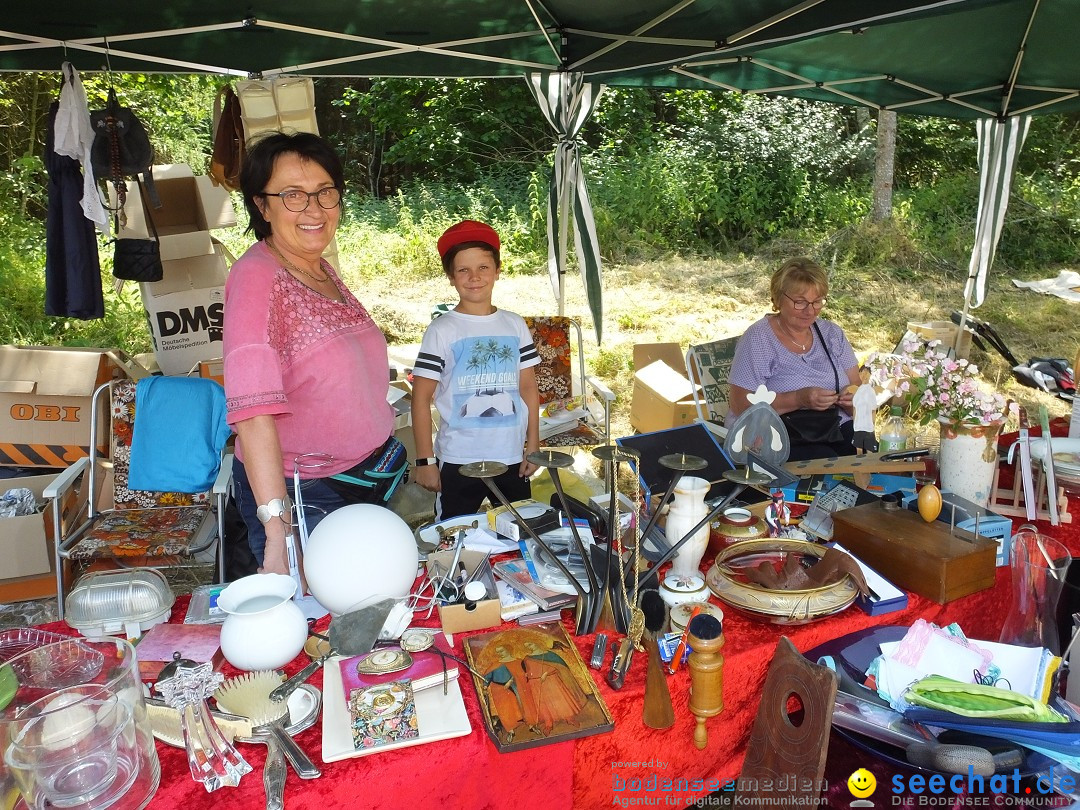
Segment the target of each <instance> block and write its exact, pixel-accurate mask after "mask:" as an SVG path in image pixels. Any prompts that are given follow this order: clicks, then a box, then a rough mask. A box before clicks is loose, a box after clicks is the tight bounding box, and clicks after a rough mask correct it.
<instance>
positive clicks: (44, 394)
mask: <svg viewBox="0 0 1080 810" xmlns="http://www.w3.org/2000/svg"><path fill="white" fill-rule="evenodd" d="M144 376H146V370H145V369H144V368H142V366H140V365H139V364H138V363H136V362H135V361H134V360H132V359H131V358H130V357H128V356H127V355H125V354H124V353H123V352H121V351H119V350H106V349H87V348H65V347H46V346H0V465H4V466H9V467H67V466H68V465H70V464H73V463H74V462H75V461H77V460H78V459H80V458H83V457H84V456H88V455H90V419H91V400H92V398H93V393H94V389H95V388H97V387H98V386H99V385H101V384H102V383H104V382H108V381H109V380H114V379H125V378H128V377H130V378H131V379H139V378H141V377H144ZM107 417H108V413H107V411H106V412H103V413H101V414H100V418H101V425H100V427H104V424H105V419H106V418H107ZM106 452H107V450H106Z"/></svg>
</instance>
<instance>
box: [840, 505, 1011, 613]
mask: <svg viewBox="0 0 1080 810" xmlns="http://www.w3.org/2000/svg"><path fill="white" fill-rule="evenodd" d="M833 540H835V541H836V542H837V543H839V544H840V545H842V546H843V547H844V548H846V549H849V550H850V551H851V552H852V553H853V554H855V555H856V556H857V557H858V558H859V559H860V560H862V561H863V562H865V563H866V564H867V565H869V566H870V567H872V568H873V569H874V570H876V571H877V572H879V573H880V574H881V575H882V576H883V577H885V578H886V579H888V580H889V581H890V582H894V583H896V584H897V585H898V586H899V587H901V588H906V589H907V590H909V591H914V592H915V593H917V594H919V595H920V596H925V597H926V598H927V599H930V600H932V601H934V602H937V603H938V604H942V605H943V604H945V603H946V602H951V601H953V600H954V599H959V598H960V597H961V596H967V595H968V594H972V593H976V592H978V591H982V590H986V589H987V588H992V587H993V586H994V580H995V577H996V567H995V557H996V555H997V543H996V542H994V541H993V540H990V539H988V538H985V537H976V536H975V535H974V534H972V533H971V532H968V531H965V530H963V529H954V530H953V531H952V532H950V531H949V527H948V525H946V524H942V523H939V522H937V521H935V522H933V523H927V522H926V521H924V520H923V519H922V518H921V517H919V516H918V515H917V514H916V513H914V512H909V511H908V510H907V509H885V508H884V507H883V506H882V504H880V503H867V504H863V505H862V506H853V507H851V508H850V509H844V510H842V511H839V512H836V513H835V514H833Z"/></svg>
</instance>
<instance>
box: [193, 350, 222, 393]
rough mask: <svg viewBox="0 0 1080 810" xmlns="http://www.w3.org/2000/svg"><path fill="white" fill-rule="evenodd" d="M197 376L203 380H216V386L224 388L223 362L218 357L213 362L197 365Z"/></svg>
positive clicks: (207, 361)
mask: <svg viewBox="0 0 1080 810" xmlns="http://www.w3.org/2000/svg"><path fill="white" fill-rule="evenodd" d="M199 376H200V377H202V378H203V379H205V380H216V381H217V383H218V385H220V386H221V387H222V388H224V387H225V361H224V360H222V359H221V358H220V357H216V358H214V359H213V360H203V361H202V362H201V363H199Z"/></svg>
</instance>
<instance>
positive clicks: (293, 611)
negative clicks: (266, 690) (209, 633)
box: [218, 574, 308, 670]
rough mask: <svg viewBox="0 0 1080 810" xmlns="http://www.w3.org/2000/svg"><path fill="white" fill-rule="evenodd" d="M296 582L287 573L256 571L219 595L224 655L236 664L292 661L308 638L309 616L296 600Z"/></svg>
mask: <svg viewBox="0 0 1080 810" xmlns="http://www.w3.org/2000/svg"><path fill="white" fill-rule="evenodd" d="M295 590H296V582H295V581H294V580H293V578H292V577H289V576H285V575H284V574H252V575H251V576H249V577H242V578H241V579H238V580H236V582H234V583H232V584H231V585H229V586H228V587H227V588H225V590H223V591H222V592H221V595H220V596H219V597H218V607H220V608H221V609H222V610H223V611H225V613H226V614H227V615H226V618H225V623H224V624H223V625H222V626H221V654H222V655H224V656H225V660H226V661H228V662H229V663H230V664H232V665H233V666H234V667H236V668H237V669H247V670H260V669H277V668H279V667H283V666H285V664H287V663H289V662H290V661H292V660H293V659H294V658H295V657H296V656H297V654H298V653H299V652H300V650H302V649H303V648H304V642H305V641H306V640H307V631H308V627H307V619H305V618H304V613H303V611H302V610H300V608H299V607H298V606H297V604H296V603H295V602H294V601H293V600H292V596H293V593H294V592H295Z"/></svg>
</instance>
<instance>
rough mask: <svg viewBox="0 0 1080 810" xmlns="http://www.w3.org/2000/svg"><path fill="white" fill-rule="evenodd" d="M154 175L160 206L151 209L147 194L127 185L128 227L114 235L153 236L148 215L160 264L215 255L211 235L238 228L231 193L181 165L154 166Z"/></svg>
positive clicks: (134, 183)
mask: <svg viewBox="0 0 1080 810" xmlns="http://www.w3.org/2000/svg"><path fill="white" fill-rule="evenodd" d="M153 173H154V186H155V188H156V189H157V193H158V197H160V198H161V208H153V207H151V206H150V205H149V200H147V199H145V198H144V197H145V195H142V194H140V191H139V186H138V184H137V183H136V182H135V181H134V180H132V181H129V182H128V184H127V202H126V204H125V206H124V213H125V214H126V215H127V224H126V225H125V226H124V227H122V228H121V229H120V232H119V234H118V236H119V237H120V238H121V239H128V238H131V239H151V238H153V233H152V231H151V229H150V226H149V224H148V219H147V218H148V217H149V218H152V219H153V223H154V225H155V227H156V228H157V234H158V240H159V241H160V242H161V260H162V262H168V261H176V260H177V259H186V258H188V257H191V256H205V255H208V254H211V253H213V252H214V247H213V244H212V242H211V240H210V231H211V230H213V229H214V228H229V227H232V226H233V225H235V224H236V212H235V211H233V207H232V198H231V197H230V196H229V192H228V191H226V190H225V188H224V187H218V186H215V185H214V184H213V181H211V180H210V178H209V177H206V176H203V175H200V176H198V177H195V176H194V174H193V172H192V171H191V167H190V166H185V165H183V164H176V165H166V166H154V168H153ZM114 195H115V191H113V192H110V196H114ZM113 204H114V205H115V202H113Z"/></svg>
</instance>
